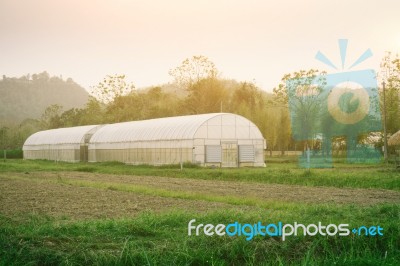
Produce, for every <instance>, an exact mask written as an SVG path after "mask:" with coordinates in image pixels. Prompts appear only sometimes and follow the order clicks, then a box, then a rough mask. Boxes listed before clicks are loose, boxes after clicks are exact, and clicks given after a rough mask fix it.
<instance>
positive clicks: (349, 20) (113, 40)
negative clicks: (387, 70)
mask: <svg viewBox="0 0 400 266" xmlns="http://www.w3.org/2000/svg"><path fill="white" fill-rule="evenodd" d="M399 10H400V1H397V0H392V1H391V0H379V1H375V0H364V1H362V0H354V1H350V0H338V1H328V0H326V1H325V0H315V1H314V0H308V1H305V0H303V1H295V0H293V1H281V0H280V1H262V0H260V1H255V0H246V1H234V0H226V1H225V0H201V1H200V0H199V1H190V0H168V1H161V0H160V1H151V0H150V1H144V0H143V1H139V0H68V1H66V0H64V1H58V0H24V1H22V0H0V55H1V59H0V74H4V75H7V76H22V75H25V74H28V73H31V74H32V73H38V72H42V71H44V70H46V71H48V72H49V73H50V74H51V75H57V76H59V75H62V76H63V78H67V77H72V78H73V79H74V80H75V81H76V82H77V83H79V84H81V85H82V86H83V87H85V88H89V86H93V85H95V84H97V83H98V82H99V81H100V80H102V78H103V77H104V76H105V75H107V74H115V73H119V74H126V75H127V78H128V80H129V81H132V82H133V83H134V84H135V85H136V87H145V86H150V85H158V84H162V83H167V82H171V81H172V78H171V77H170V76H169V75H168V71H169V69H171V68H174V67H176V66H178V65H179V64H180V63H181V62H182V61H183V60H184V59H185V58H187V57H191V56H193V55H204V56H207V57H208V58H209V59H210V60H211V61H213V62H214V63H215V64H216V66H217V68H218V69H219V70H220V71H221V72H222V77H223V78H233V79H236V80H239V81H255V82H256V84H257V85H258V86H260V87H261V88H263V89H265V90H272V88H273V87H275V86H276V85H277V84H278V83H279V81H280V79H281V77H282V76H283V74H285V73H288V72H293V71H296V70H300V69H308V68H318V69H321V70H327V71H328V72H329V73H333V72H334V71H332V69H330V68H329V67H326V66H325V65H324V64H322V63H320V62H319V61H317V60H316V59H315V58H314V57H315V54H316V53H317V51H318V50H320V51H321V52H323V53H324V54H325V55H326V56H327V57H329V58H330V59H331V60H332V62H333V63H335V64H337V65H340V63H339V62H340V55H339V49H338V44H337V40H338V39H340V38H346V39H349V43H348V51H347V55H348V56H347V62H348V65H347V66H349V65H350V64H351V63H353V62H354V61H355V60H356V59H357V58H358V56H360V55H361V54H362V53H363V52H364V51H365V50H366V49H368V48H370V49H371V50H372V52H373V54H374V56H373V57H372V58H370V59H368V60H367V61H365V62H364V63H362V64H360V65H359V66H358V67H357V68H354V69H366V68H373V69H375V70H378V68H379V63H380V60H381V58H382V56H383V55H384V52H385V51H386V50H389V51H392V52H395V53H396V52H397V53H398V52H400V11H399ZM345 69H346V68H345ZM335 71H336V70H335ZM340 71H342V70H340Z"/></svg>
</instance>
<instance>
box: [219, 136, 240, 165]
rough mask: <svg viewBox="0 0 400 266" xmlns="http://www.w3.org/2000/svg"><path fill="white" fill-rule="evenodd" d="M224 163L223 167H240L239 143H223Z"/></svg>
mask: <svg viewBox="0 0 400 266" xmlns="http://www.w3.org/2000/svg"><path fill="white" fill-rule="evenodd" d="M221 146H222V162H221V167H238V144H237V142H233V141H232V142H221Z"/></svg>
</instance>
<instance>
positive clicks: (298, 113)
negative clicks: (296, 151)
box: [274, 69, 325, 148]
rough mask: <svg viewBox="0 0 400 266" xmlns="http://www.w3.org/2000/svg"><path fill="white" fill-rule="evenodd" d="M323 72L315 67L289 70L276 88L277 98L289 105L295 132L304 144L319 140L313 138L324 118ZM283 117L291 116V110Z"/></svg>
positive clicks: (319, 130)
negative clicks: (322, 114)
mask: <svg viewBox="0 0 400 266" xmlns="http://www.w3.org/2000/svg"><path fill="white" fill-rule="evenodd" d="M324 74H325V73H324V72H322V73H320V72H319V71H318V70H315V69H311V70H308V71H305V70H301V71H298V72H294V73H290V74H286V75H284V76H283V78H282V81H281V83H280V84H279V85H278V87H276V88H274V94H275V97H276V101H277V102H279V103H281V104H284V105H288V107H289V108H290V110H291V120H292V123H291V125H292V134H293V136H294V137H295V139H298V140H303V141H304V145H305V148H306V147H311V148H314V146H315V144H316V142H315V141H313V139H315V137H316V134H317V133H319V132H321V130H322V129H321V124H319V121H321V118H322V117H321V110H322V108H321V103H322V100H323V98H322V94H321V93H322V88H323V86H324V85H325V80H324V78H323V75H324ZM317 77H318V78H317ZM289 105H290V106H289ZM283 119H284V120H285V121H288V120H289V115H288V112H286V115H284V116H283Z"/></svg>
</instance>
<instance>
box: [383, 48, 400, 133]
mask: <svg viewBox="0 0 400 266" xmlns="http://www.w3.org/2000/svg"><path fill="white" fill-rule="evenodd" d="M380 77H381V79H382V81H383V82H385V99H386V100H385V102H386V108H385V109H386V127H387V132H388V133H389V134H393V133H395V132H397V131H398V130H400V58H399V57H398V55H396V56H394V57H393V56H392V54H391V53H390V52H388V53H386V55H385V56H384V58H383V59H382V62H381V70H380ZM380 99H381V110H382V112H381V113H382V116H383V115H384V110H383V108H384V106H383V90H381V91H380ZM382 120H383V118H382Z"/></svg>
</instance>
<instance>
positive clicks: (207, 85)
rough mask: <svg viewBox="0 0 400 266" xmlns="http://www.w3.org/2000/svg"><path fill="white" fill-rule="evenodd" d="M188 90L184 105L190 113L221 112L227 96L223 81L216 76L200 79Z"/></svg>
mask: <svg viewBox="0 0 400 266" xmlns="http://www.w3.org/2000/svg"><path fill="white" fill-rule="evenodd" d="M188 92H189V95H188V96H187V97H186V99H185V101H184V106H185V108H186V110H188V113H189V114H202V113H213V112H220V110H221V104H222V102H223V100H226V96H227V91H226V89H225V87H224V86H223V83H222V82H221V81H220V80H218V79H216V78H206V79H202V80H199V81H198V82H196V83H194V84H193V85H191V86H190V87H189V88H188Z"/></svg>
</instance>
